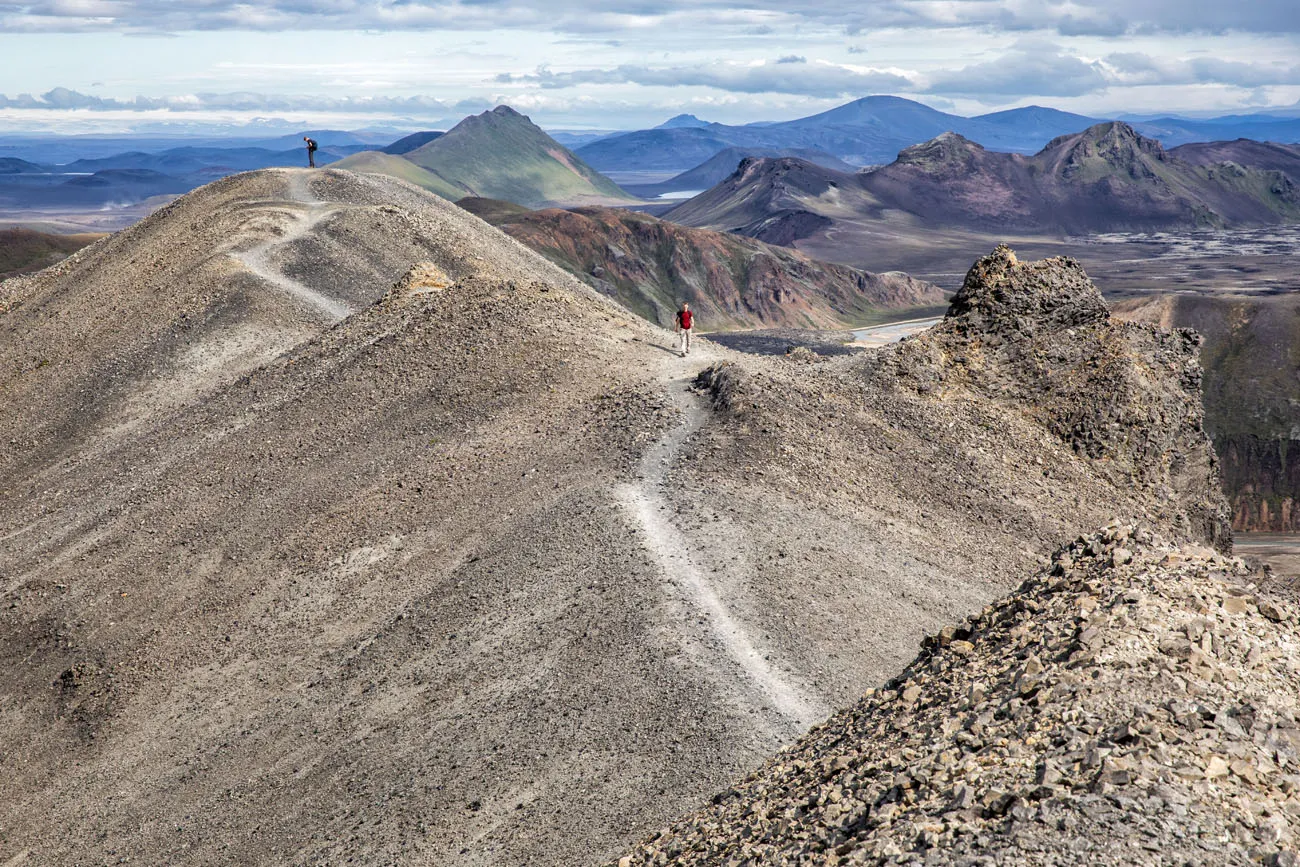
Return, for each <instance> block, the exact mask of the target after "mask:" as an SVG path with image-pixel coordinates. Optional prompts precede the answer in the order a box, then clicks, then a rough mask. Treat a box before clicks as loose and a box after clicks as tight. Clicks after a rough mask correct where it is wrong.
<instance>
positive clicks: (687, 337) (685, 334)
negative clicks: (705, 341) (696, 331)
mask: <svg viewBox="0 0 1300 867" xmlns="http://www.w3.org/2000/svg"><path fill="white" fill-rule="evenodd" d="M677 333H678V335H679V336H678V343H679V344H680V345H681V348H680V349H679V350H678V351H679V352H683V353H686V352H690V351H691V329H689V328H679V329H677Z"/></svg>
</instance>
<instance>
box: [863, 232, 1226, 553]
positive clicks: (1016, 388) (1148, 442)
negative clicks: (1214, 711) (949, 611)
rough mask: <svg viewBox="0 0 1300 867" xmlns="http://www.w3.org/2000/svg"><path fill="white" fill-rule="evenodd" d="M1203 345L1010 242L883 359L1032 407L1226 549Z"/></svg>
mask: <svg viewBox="0 0 1300 867" xmlns="http://www.w3.org/2000/svg"><path fill="white" fill-rule="evenodd" d="M1199 345H1200V339H1199V337H1198V336H1197V335H1196V334H1195V333H1194V332H1191V331H1187V330H1177V331H1167V330H1165V329H1161V328H1157V327H1155V326H1151V325H1141V324H1135V323H1128V322H1121V321H1119V320H1116V319H1112V318H1111V317H1110V313H1109V311H1108V310H1107V308H1106V302H1105V301H1104V300H1103V299H1102V296H1101V293H1100V292H1099V291H1098V290H1097V287H1096V286H1094V285H1093V283H1092V281H1091V280H1089V279H1088V276H1087V274H1085V273H1084V271H1083V268H1082V267H1081V266H1080V265H1079V264H1078V263H1077V262H1075V261H1074V260H1071V259H1062V258H1055V259H1045V260H1043V261H1041V262H1032V263H1027V262H1020V261H1018V260H1017V259H1016V256H1015V253H1014V252H1012V251H1011V249H1010V248H1008V247H1006V246H1000V247H998V248H997V249H996V250H995V251H994V252H993V253H991V254H989V255H988V256H985V257H983V258H981V259H980V260H979V261H977V262H976V263H975V264H974V266H972V268H971V269H970V272H969V273H968V274H967V275H966V280H965V282H964V284H963V286H962V288H961V290H960V291H959V292H958V293H957V295H956V297H955V298H954V300H953V303H952V306H951V308H950V309H949V312H948V315H947V317H946V318H945V319H944V320H943V321H942V322H941V323H939V324H938V325H936V326H935V327H934V328H932V329H930V330H929V331H928V332H926V333H924V334H922V335H919V336H917V337H916V338H913V339H910V340H906V341H904V342H903V343H901V344H899V345H898V346H896V347H894V348H891V349H889V350H886V351H883V352H881V353H880V354H879V355H878V356H877V358H876V361H875V364H876V365H877V368H876V370H877V372H878V374H884V375H886V376H889V377H897V378H898V379H900V380H902V381H903V382H910V383H912V385H913V387H915V388H916V389H917V390H918V391H919V392H921V393H923V394H930V393H933V394H936V395H939V396H943V395H945V394H950V395H955V394H957V393H958V392H964V391H966V390H967V389H973V390H974V391H976V392H977V393H981V394H982V395H984V396H986V397H988V398H989V399H991V400H995V401H999V402H1003V403H1015V404H1017V405H1020V406H1022V407H1024V411H1026V412H1027V413H1029V414H1030V415H1032V416H1034V417H1035V418H1037V419H1038V420H1039V421H1040V422H1041V423H1042V424H1043V425H1044V426H1045V427H1046V428H1048V429H1049V430H1050V431H1051V432H1052V433H1053V434H1054V435H1055V436H1057V437H1058V438H1060V439H1061V440H1062V441H1064V442H1065V443H1066V444H1067V445H1069V446H1070V447H1072V448H1073V449H1074V450H1075V452H1077V453H1079V454H1081V455H1086V456H1088V457H1090V458H1092V459H1094V460H1097V461H1099V462H1101V464H1102V465H1103V466H1108V467H1109V468H1110V469H1111V471H1112V472H1113V473H1115V474H1119V475H1122V476H1126V477H1128V478H1130V479H1131V480H1132V481H1133V482H1134V483H1135V484H1138V485H1140V486H1142V487H1143V488H1145V489H1147V490H1149V491H1150V492H1151V493H1153V494H1154V495H1155V497H1156V499H1157V500H1158V501H1159V502H1161V503H1164V504H1166V506H1167V507H1168V508H1169V509H1170V510H1182V511H1183V512H1184V513H1185V515H1184V517H1183V518H1182V519H1180V520H1181V521H1182V522H1183V523H1185V524H1186V527H1187V531H1188V534H1189V537H1191V538H1205V539H1208V540H1210V541H1212V542H1213V544H1215V545H1216V546H1218V547H1220V548H1223V549H1225V550H1226V549H1227V548H1228V547H1230V545H1231V530H1230V528H1229V515H1228V511H1227V508H1226V505H1225V504H1224V501H1223V496H1222V493H1221V492H1220V489H1219V480H1218V461H1217V458H1216V456H1215V454H1214V451H1213V449H1212V448H1211V445H1210V440H1209V438H1208V437H1207V435H1206V433H1205V429H1204V418H1205V411H1204V408H1203V406H1202V404H1201V367H1200V363H1199V361H1198V357H1197V353H1198V348H1199ZM1117 477H1118V476H1117Z"/></svg>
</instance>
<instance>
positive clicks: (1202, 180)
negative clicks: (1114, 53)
mask: <svg viewBox="0 0 1300 867" xmlns="http://www.w3.org/2000/svg"><path fill="white" fill-rule="evenodd" d="M889 211H892V212H895V218H897V219H902V220H903V221H911V220H916V219H919V220H920V222H921V223H922V224H924V225H927V226H933V227H963V228H975V229H981V230H1015V231H1027V232H1035V233H1042V232H1059V233H1067V234H1072V233H1084V232H1112V231H1151V230H1169V229H1184V228H1213V227H1226V226H1234V227H1239V226H1260V225H1272V224H1277V223H1282V222H1290V221H1295V220H1300V192H1298V191H1297V187H1296V185H1295V184H1294V183H1293V182H1292V181H1291V179H1290V178H1288V177H1287V176H1286V175H1285V174H1283V173H1281V172H1279V171H1272V170H1263V169H1255V168H1247V167H1244V166H1243V165H1241V164H1238V163H1235V162H1234V163H1222V164H1220V163H1216V164H1213V165H1196V164H1193V163H1191V162H1187V161H1185V160H1182V159H1179V158H1178V157H1177V156H1175V155H1173V154H1171V153H1170V152H1167V151H1165V150H1164V148H1163V147H1161V145H1160V143H1159V142H1157V141H1155V140H1153V139H1148V138H1144V137H1142V136H1140V135H1138V134H1137V133H1136V132H1134V130H1133V128H1132V127H1130V126H1128V125H1127V124H1124V123H1118V122H1112V123H1104V124H1098V125H1097V126H1093V127H1090V128H1089V129H1087V130H1085V131H1083V132H1081V133H1077V134H1074V135H1067V136H1061V137H1059V138H1057V139H1054V140H1053V141H1052V142H1050V143H1049V144H1048V145H1047V147H1046V148H1044V149H1043V150H1042V151H1040V152H1039V153H1037V154H1035V155H1033V156H1030V157H1026V156H1021V155H1019V154H1007V153H996V152H993V151H987V150H985V149H984V148H983V147H981V146H980V145H978V144H976V143H975V142H972V141H969V140H968V139H965V138H963V137H962V136H960V135H957V134H955V133H945V134H943V135H941V136H939V137H938V138H936V139H933V140H931V141H928V142H926V143H924V144H920V145H916V146H914V147H910V148H907V149H906V150H904V151H903V152H902V153H900V154H899V156H898V159H897V160H896V161H895V162H893V163H891V164H890V165H888V166H885V167H883V168H881V169H877V170H876V171H873V172H864V173H858V174H852V175H850V174H842V173H837V172H832V171H830V170H828V169H823V168H820V167H815V166H810V165H808V164H806V163H802V162H801V161H799V160H793V159H785V160H779V161H770V160H762V161H755V162H747V163H746V164H742V166H741V168H740V170H739V171H738V172H737V173H736V174H734V175H732V176H731V177H730V178H728V179H727V180H726V181H724V182H723V183H722V184H719V185H718V186H717V187H715V188H714V189H712V190H709V191H708V192H706V193H704V194H702V195H701V196H698V197H696V198H695V199H692V200H690V201H688V202H686V203H683V204H682V205H680V206H678V207H677V208H674V209H673V210H671V211H669V212H668V213H667V214H665V216H666V217H667V218H668V219H671V220H674V221H677V222H682V223H686V224H687V225H693V226H709V227H713V228H726V229H731V230H733V231H739V232H742V233H744V234H748V235H752V236H755V237H764V238H766V239H767V240H774V241H778V242H784V243H790V242H792V241H794V240H798V239H800V238H805V237H808V236H810V235H812V234H813V233H815V232H824V231H827V230H829V229H830V228H831V227H832V226H833V225H834V224H835V223H836V222H837V221H843V220H859V221H860V220H863V219H877V218H880V217H882V216H886V215H887V214H886V212H889Z"/></svg>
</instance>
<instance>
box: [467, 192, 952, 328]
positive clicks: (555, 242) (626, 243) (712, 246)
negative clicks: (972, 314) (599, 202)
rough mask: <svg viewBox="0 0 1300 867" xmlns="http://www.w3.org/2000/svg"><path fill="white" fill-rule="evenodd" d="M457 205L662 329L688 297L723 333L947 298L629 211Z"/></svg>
mask: <svg viewBox="0 0 1300 867" xmlns="http://www.w3.org/2000/svg"><path fill="white" fill-rule="evenodd" d="M459 204H460V205H461V206H462V207H466V208H468V209H469V210H470V211H472V212H474V213H477V214H480V215H482V216H483V217H484V218H485V219H487V220H488V221H489V222H491V223H493V224H494V225H496V226H498V227H499V228H501V229H502V230H504V231H505V232H506V233H507V234H509V235H510V236H511V237H513V238H515V239H516V240H518V241H520V242H522V243H523V244H525V245H527V246H528V247H531V248H532V249H534V250H536V251H537V252H539V253H541V254H542V255H543V256H545V257H546V258H548V259H550V260H551V261H552V262H554V263H556V264H557V265H559V266H561V267H562V268H564V269H565V270H567V271H569V272H570V273H572V274H574V275H576V276H577V277H578V278H579V279H581V280H583V281H585V282H587V283H589V284H590V285H591V286H592V287H593V288H595V289H596V290H598V291H600V292H602V293H603V294H605V295H608V296H610V297H611V298H613V299H615V300H616V301H618V302H619V303H620V304H622V305H623V306H624V307H627V308H628V309H629V310H632V311H634V312H636V313H639V314H640V315H642V316H644V317H645V318H647V319H649V320H650V321H651V322H656V323H658V324H659V325H662V326H665V327H672V325H673V321H674V320H673V314H674V312H675V311H676V310H677V309H678V308H679V307H680V305H681V303H682V302H683V301H689V302H690V303H691V306H692V308H693V309H694V310H695V311H696V313H697V314H698V316H699V321H700V324H701V328H702V330H708V331H724V330H728V329H732V328H754V327H773V326H789V327H795V328H841V327H844V326H845V325H855V324H859V323H861V322H862V321H863V320H864V318H866V317H868V316H870V315H871V314H873V313H876V312H878V311H879V310H881V309H886V308H893V309H897V308H908V307H932V306H935V305H940V304H942V303H943V302H944V299H945V297H946V295H945V293H944V292H943V290H942V289H940V288H939V287H937V286H935V285H933V284H931V283H926V282H924V281H921V280H915V279H913V278H912V277H909V276H908V275H906V274H901V273H888V274H872V273H870V272H867V271H860V270H858V269H856V268H848V267H845V266H843V265H832V264H830V263H827V262H817V261H814V260H812V259H809V258H808V257H807V256H805V255H803V254H802V253H799V252H797V251H795V250H791V249H788V248H784V247H776V246H771V245H768V244H764V243H762V242H760V241H755V240H751V239H748V238H741V237H737V236H735V235H731V234H726V233H722V232H713V231H709V230H707V229H690V228H687V227H685V226H679V225H677V224H675V223H670V222H667V221H665V220H657V219H655V218H654V217H651V216H648V215H646V214H639V213H636V212H632V211H626V210H621V209H614V208H579V209H576V210H571V211H561V210H545V211H524V210H514V209H510V208H503V207H501V203H496V202H492V201H491V200H483V199H469V200H462V201H461V202H460V203H459Z"/></svg>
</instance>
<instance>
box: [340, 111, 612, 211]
mask: <svg viewBox="0 0 1300 867" xmlns="http://www.w3.org/2000/svg"><path fill="white" fill-rule="evenodd" d="M408 163H409V164H413V165H414V166H416V167H417V168H418V169H419V170H420V171H419V172H412V171H411V170H410V169H409V168H408V167H407V165H405V164H408ZM338 167H339V168H343V169H349V170H353V171H363V172H376V173H379V174H387V175H391V176H393V177H397V178H401V179H402V180H405V181H408V182H410V183H414V184H417V185H419V186H422V187H424V188H425V189H428V190H430V191H431V192H435V193H437V194H438V195H440V196H443V197H444V198H449V199H451V200H453V201H455V200H456V199H459V198H463V197H464V196H482V197H485V198H492V199H505V200H506V201H510V202H516V203H518V204H520V205H525V206H527V207H530V208H536V207H545V206H547V205H557V204H564V205H580V204H610V203H615V202H626V201H633V200H634V199H633V197H632V196H630V195H628V194H627V193H626V192H624V191H623V190H621V189H619V188H618V187H617V186H616V185H615V184H614V182H613V181H611V180H609V179H608V178H606V177H604V176H603V175H601V174H600V173H599V172H597V171H595V170H594V169H592V168H591V167H590V166H588V165H587V164H586V163H584V162H583V161H582V160H581V159H579V158H578V157H577V156H575V155H574V153H573V152H572V151H570V150H568V149H567V148H565V147H564V146H563V145H561V144H560V143H559V142H557V141H555V140H554V139H552V138H551V137H550V136H548V135H547V134H546V133H544V132H542V130H541V129H540V128H538V127H537V126H536V125H535V124H533V122H532V121H530V120H529V119H528V118H526V117H524V116H523V115H522V114H519V113H518V112H517V111H515V110H514V109H512V108H510V107H509V106H505V105H502V106H498V107H497V108H495V109H493V110H492V111H485V112H483V113H482V114H479V115H474V116H472V117H467V118H465V119H464V120H463V121H461V122H460V123H458V124H456V126H454V127H452V128H451V129H450V130H448V131H447V132H446V133H444V134H442V135H440V136H437V137H436V138H434V139H432V140H431V141H428V142H426V143H424V144H422V145H420V146H419V147H416V148H414V149H413V150H410V151H407V152H405V153H402V154H392V153H383V154H380V153H378V152H371V151H367V152H364V153H360V154H356V155H354V156H352V157H348V158H347V159H345V160H342V161H340V162H339V164H338Z"/></svg>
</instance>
